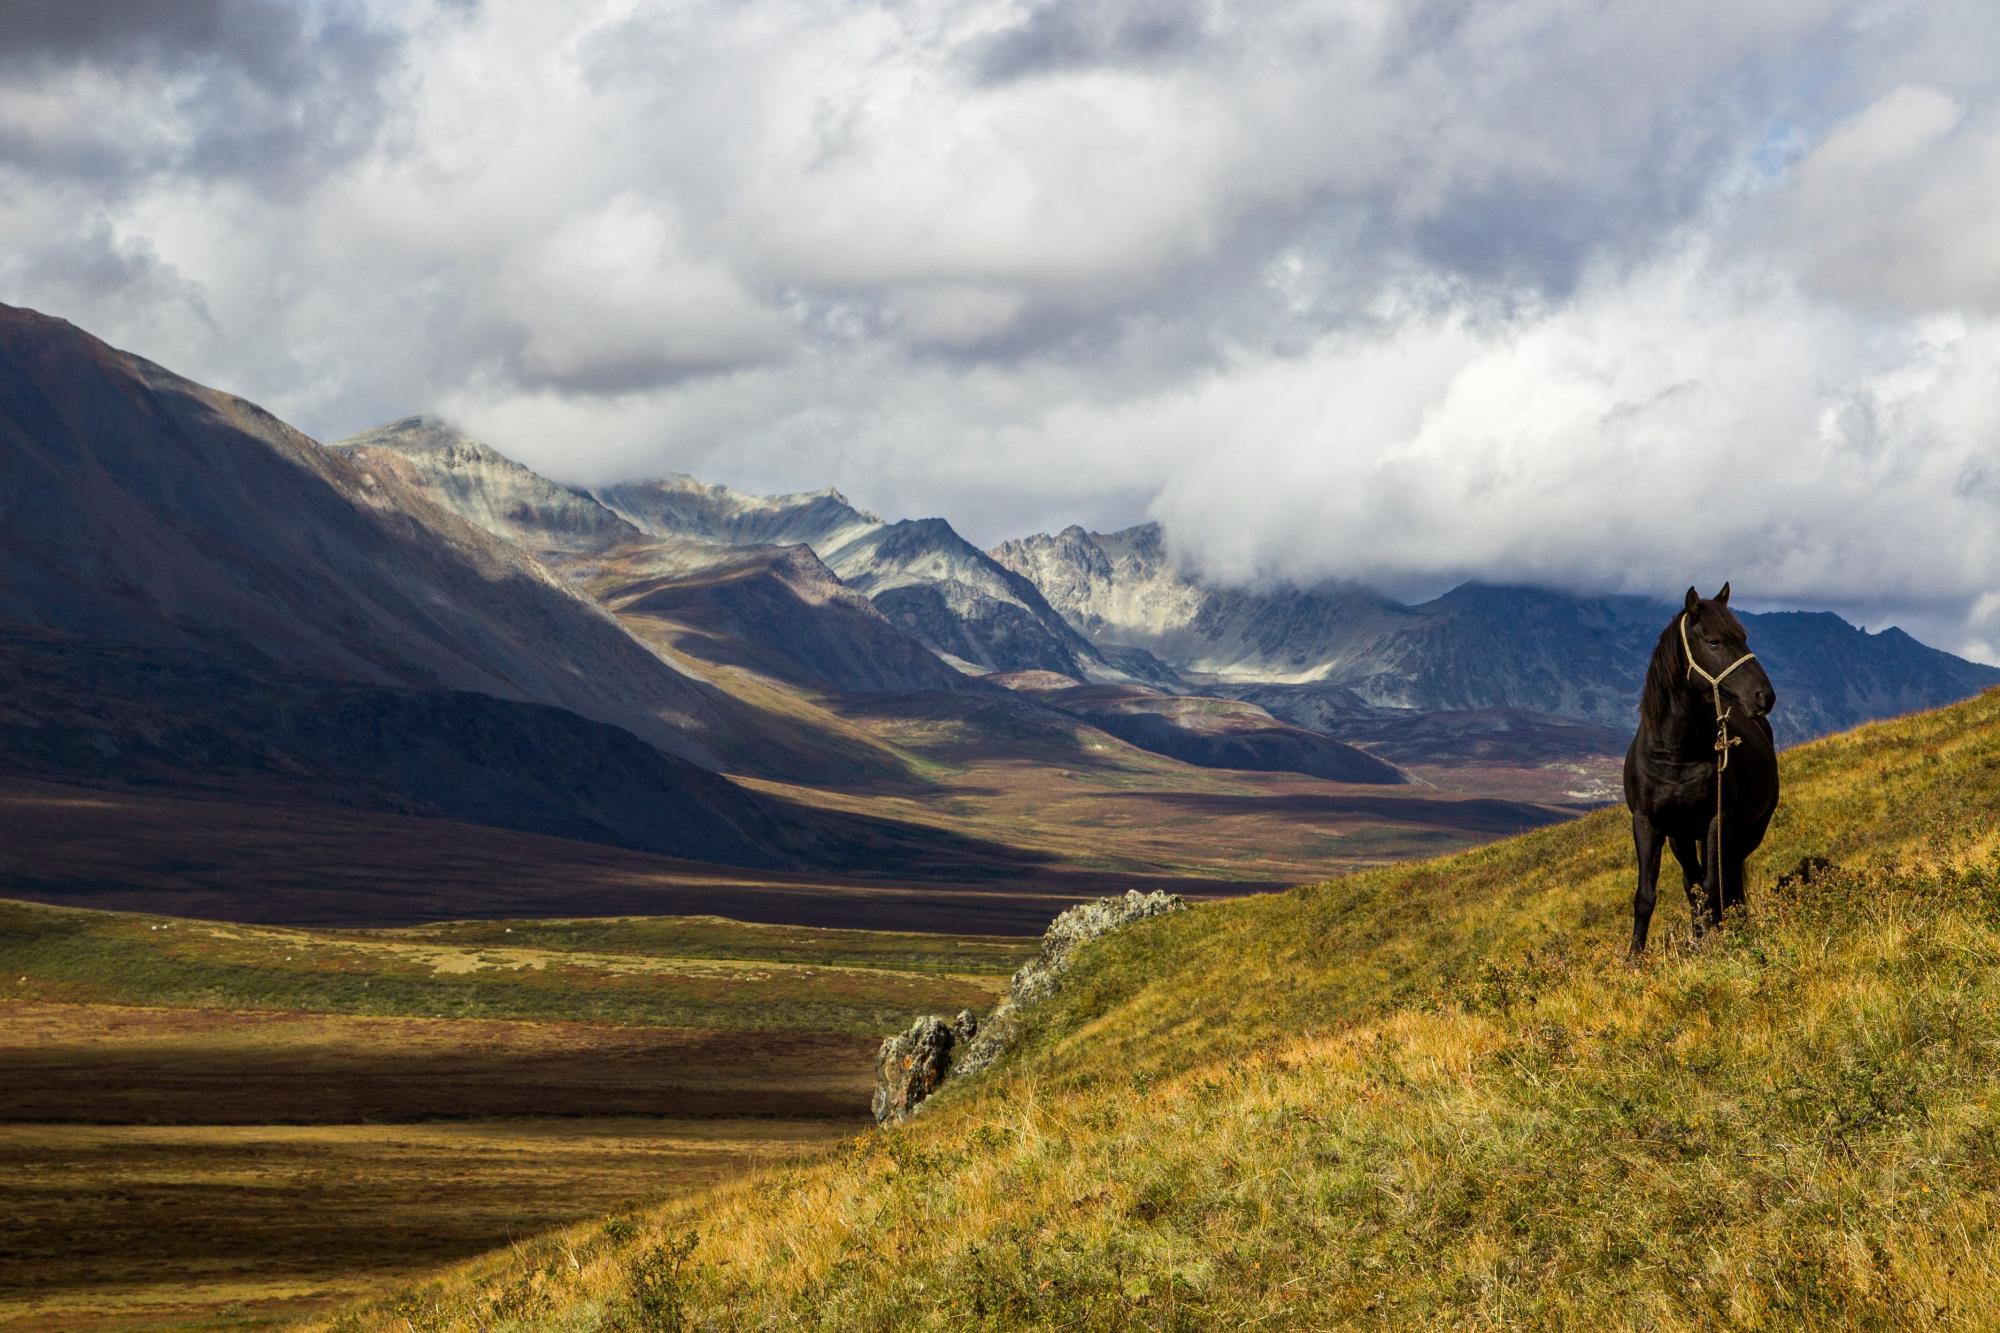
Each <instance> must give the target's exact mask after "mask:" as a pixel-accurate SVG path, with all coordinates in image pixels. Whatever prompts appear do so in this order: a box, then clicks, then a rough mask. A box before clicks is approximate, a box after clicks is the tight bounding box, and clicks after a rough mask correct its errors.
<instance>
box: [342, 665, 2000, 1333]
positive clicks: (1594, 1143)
mask: <svg viewBox="0 0 2000 1333" xmlns="http://www.w3.org/2000/svg"><path fill="white" fill-rule="evenodd" d="M1783 763H1784V774H1785V781H1786V784H1787V788H1786V799H1785V804H1784V806H1783V808H1782V809H1781V811H1780V814H1779V816H1778V819H1777V820H1776V822H1775V823H1774V825H1773V827H1772V830H1771V834H1770V837H1769V839H1768V841H1767V843H1766V846H1765V848H1764V850H1763V852H1762V853H1761V854H1760V855H1759V857H1758V858H1757V860H1756V861H1755V862H1754V863H1753V865H1754V879H1753V882H1752V885H1751V891H1750V903H1751V914H1750V916H1749V917H1748V918H1747V919H1745V920H1739V921H1736V922H1734V923H1732V925H1731V927H1730V928H1729V929H1727V930H1725V931H1723V932H1721V933H1719V934H1715V935H1711V936H1710V937H1708V938H1707V939H1706V940H1704V941H1701V942H1699V943H1696V942H1694V941H1692V940H1691V939H1690V938H1689V937H1688V933H1687V929H1686V926H1685V917H1684V915H1683V913H1684V909H1681V910H1680V911H1677V912H1673V913H1671V914H1670V913H1668V912H1663V913H1662V917H1663V918H1666V919H1665V920H1664V921H1663V920H1657V919H1656V922H1655V938H1656V949H1655V953H1654V954H1653V955H1652V956H1651V957H1649V958H1648V959H1647V960H1645V961H1644V962H1642V963H1640V964H1637V965H1633V964H1630V963H1628V962H1627V961H1626V960H1625V958H1624V955H1623V946H1624V942H1625V939H1626V937H1627V934H1628V931H1629V924H1630V917H1629V911H1630V906H1629V904H1630V895H1631V868H1630V867H1631V851H1630V844H1629V838H1628V834H1627V831H1626V827H1625V820H1624V817H1623V815H1622V812H1606V813H1603V814H1600V815H1596V816H1592V817H1589V818H1586V819H1583V820H1579V821H1577V822H1575V823H1572V824H1569V825H1564V826H1558V827H1555V828H1551V829H1548V830H1543V831H1541V832H1537V833H1534V834H1530V835H1526V836H1523V837H1519V838H1515V839H1512V840H1510V841H1508V842H1505V843H1500V844H1495V845H1493V846H1490V847H1487V848H1484V849H1481V850H1477V851H1473V852H1468V853H1465V854H1462V855H1459V856H1455V857H1452V858H1449V859H1444V860H1438V861H1431V862H1425V863H1421V864H1415V865H1406V866H1398V867H1392V868H1386V869H1382V870H1377V871H1371V872H1368V873H1364V874H1358V875H1354V876H1351V877H1349V878H1346V879H1341V880H1335V881H1331V882H1328V883H1325V884H1320V885H1315V886H1311V887H1308V888H1304V889H1300V890H1297V891H1294V892H1291V893H1287V894H1280V895H1272V896H1268V897H1262V898H1255V899H1247V900H1240V901H1236V902H1230V903H1219V904H1212V905H1207V906H1203V907H1199V908H1197V909H1195V910H1193V911H1190V912H1187V913H1184V914H1178V915H1174V916H1169V917H1166V918H1161V919H1158V920H1156V921H1153V922H1149V923H1146V924H1145V925H1142V926H1139V927H1135V928H1133V929H1131V930H1129V931H1127V932H1123V933H1121V934H1120V935H1118V936H1114V937H1112V938H1111V939H1110V940H1108V941H1106V942H1104V943H1102V944H1101V945H1099V946H1096V947H1094V948H1093V949H1091V950H1090V951H1088V952H1087V953H1086V954H1085V956H1084V957H1083V959H1082V960H1081V962H1080V964H1079V966H1078V968H1077V970H1076V971H1075V972H1074V973H1072V975H1071V978H1070V981H1069V983H1068V984H1067V986H1066V987H1065V989H1064V991H1063V992H1062V993H1061V994H1060V995H1059V996H1058V997H1057V998H1056V999H1055V1000H1053V1001H1051V1002H1050V1003H1049V1004H1047V1005H1045V1006H1043V1007H1042V1008H1041V1009H1040V1010H1038V1011H1037V1012H1036V1014H1035V1016H1034V1019H1033V1022H1032V1026H1031V1029H1030V1031H1029V1033H1028V1035H1027V1036H1026V1038H1025V1039H1024V1041H1023V1043H1022V1044H1021V1046H1020V1047H1018V1048H1017V1049H1016V1051H1015V1052H1014V1053H1013V1054H1012V1055H1011V1056H1010V1057H1008V1058H1007V1059H1006V1060H1005V1061H1004V1062H1003V1063H1002V1064H1001V1065H1000V1066H998V1067H996V1068H995V1069H993V1070H991V1071H989V1073H988V1074H986V1075H984V1076H982V1077H981V1078H980V1079H978V1080H975V1081H972V1082H970V1083H968V1084H965V1085H962V1086H957V1087H951V1086H948V1087H947V1090H946V1091H945V1092H944V1093H943V1094H941V1096H940V1097H939V1098H938V1100H937V1102H936V1103H935V1104H934V1106H933V1107H932V1108H931V1109H930V1110H928V1111H927V1112H926V1114H924V1115H923V1116H921V1117H919V1118H918V1119H917V1120H916V1121H914V1122H912V1123H911V1124H910V1125H909V1126H907V1127H905V1128H903V1129H901V1130H899V1131H896V1132H893V1133H882V1134H875V1135H871V1136H868V1137H866V1138H864V1139H862V1140H859V1141H857V1142H856V1143H855V1144H853V1145H852V1146H851V1147H849V1148H847V1149H845V1150H843V1151H841V1152H839V1153H834V1154H829V1155H826V1156H823V1157H821V1158H820V1159H819V1160H816V1161H813V1162H810V1163H807V1164H803V1165H795V1166H791V1167H787V1168H785V1169H783V1170H779V1171H774V1172H768V1173H763V1174H760V1175H757V1176H754V1177H752V1178H750V1179H747V1180H744V1181H741V1182H738V1183H736V1184H734V1185H730V1186H725V1187H721V1188H718V1189H716V1190H714V1191H711V1192H709V1193H706V1194H704V1195H702V1196H700V1197H697V1198H695V1199H691V1200H686V1201H682V1202H679V1203H675V1204H672V1205H669V1206H667V1207H665V1208H663V1209H660V1210H658V1211H656V1212H655V1213H653V1214H652V1215H650V1216H648V1217H647V1218H646V1219H644V1221H643V1224H642V1225H641V1226H640V1227H639V1229H638V1231H637V1233H636V1234H635V1235H634V1236H632V1237H631V1238H629V1240H628V1241H626V1242H621V1243H618V1244H602V1245H599V1246H597V1247H596V1248H594V1249H593V1250H592V1251H591V1252H590V1254H589V1255H587V1256H586V1257H585V1258H583V1259H582V1260H580V1261H579V1262H578V1264H577V1265H575V1266H574V1267H573V1268H571V1269H569V1270H567V1271H565V1272H564V1273H563V1274H561V1275H560V1276H559V1278H558V1279H556V1280H555V1281H554V1285H553V1286H552V1287H551V1288H550V1289H548V1290H547V1291H546V1292H545V1294H544V1297H543V1300H544V1304H543V1305H542V1307H541V1308H540V1309H539V1310H538V1312H537V1314H536V1316H535V1318H534V1319H533V1320H532V1321H528V1322H522V1321H516V1322H514V1323H513V1324H511V1325H510V1324H509V1323H507V1322H506V1321H505V1320H496V1319H494V1318H492V1317H491V1314H490V1304H482V1302H490V1298H491V1295H492V1293H493V1292H495V1291H496V1290H499V1289H502V1288H503V1287H504V1286H505V1284H506V1283H508V1282H510V1281H517V1280H518V1278H519V1267H518V1264H517V1263H516V1262H515V1261H513V1260H511V1259H509V1258H507V1257H506V1256H499V1257H495V1258H492V1259H488V1260H484V1261H479V1262H476V1263H474V1264H473V1265H471V1266H468V1267H466V1268H462V1269H459V1270H456V1271H453V1272H449V1273H445V1274H441V1275H439V1277H438V1278H437V1279H436V1280H435V1281H433V1282H431V1283H428V1284H425V1285H424V1286H423V1287H421V1288H417V1289H413V1290H412V1291H410V1292H408V1293H405V1294H404V1296H402V1297H401V1298H399V1299H400V1301H401V1302H402V1303H401V1304H400V1305H399V1306H397V1307H396V1311H397V1312H396V1313H395V1314H394V1315H393V1316H392V1315H391V1314H390V1313H389V1311H388V1309H387V1308H386V1307H373V1308H362V1309H356V1310H352V1311H349V1312H347V1313H346V1314H345V1315H343V1316H342V1318H341V1320H340V1321H339V1326H340V1327H343V1328H356V1329H359V1328H391V1327H393V1328H399V1329H401V1328H472V1327H482V1328H485V1327H495V1328H505V1327H529V1326H533V1327H537V1328H566V1329H575V1330H584V1329H601V1328H610V1327H615V1326H618V1325H619V1321H620V1319H621V1315H620V1312H621V1311H623V1310H627V1309H629V1308H630V1307H629V1302H630V1301H631V1299H632V1294H633V1292H634V1290H635V1285H634V1284H635V1265H642V1264H643V1262H644V1256H645V1255H647V1254H649V1253H651V1252H652V1250H651V1249H650V1248H649V1247H656V1246H658V1245H660V1244H662V1243H663V1242H665V1241H666V1240H667V1239H668V1238H670V1237H678V1236H681V1235H683V1234H684V1233H686V1232H687V1231H690V1230H692V1231H693V1232H695V1233H696V1234H697V1236H698V1241H697V1243H696V1245H695V1247H694V1249H693V1250H692V1252H691V1254H690V1255H689V1256H688V1257H687V1258H686V1260H685V1262H684V1263H683V1264H682V1265H681V1267H680V1268H678V1269H677V1270H676V1276H675V1279H674V1280H675V1281H676V1282H677V1283H678V1284H679V1286H678V1287H677V1289H676V1292H675V1299H676V1300H677V1301H679V1302H681V1303H682V1305H683V1306H684V1307H685V1309H686V1310H688V1311H689V1312H690V1313H691V1316H692V1319H693V1326H695V1327H709V1328H777V1327H786V1328H789V1327H826V1328H935V1329H946V1328H950V1329H958V1328H968V1327H971V1328H978V1327H990V1328H1011V1327H1044V1328H1063V1329H1092V1328H1104V1329H1112V1328H1208V1327H1218V1328H1222V1327H1228V1328H1234V1327H1291V1328H1324V1327H1378V1328H1408V1327H1432V1326H1451V1327H1471V1328H1515V1327H1524V1326H1527V1327H1566V1328H1647V1329H1653V1328H1761V1327H1771V1326H1783V1327H1804V1328H1847V1327H1878V1328H1940V1329H1942V1328H1973V1327H1991V1326H1994V1325H1995V1324H1996V1323H2000V1304H1996V1302H1995V1298H1994V1297H1993V1296H1992V1295H1991V1293H1992V1292H1993V1291H1995V1290H2000V827H1996V825H2000V820H1996V816H1995V812H1996V811H2000V692H1989V693H1988V694H1987V695H1985V696H1982V697H1981V698H1979V699H1976V700H1972V701H1969V702H1967V703H1966V704H1963V705H1960V706H1958V707H1955V708H1951V709H1946V710H1942V711H1940V712H1937V713H1932V714H1925V715H1920V716H1917V717H1913V718H1909V719H1903V720H1900V721H1897V722H1892V723H1885V724H1881V725H1877V726H1873V727H1868V728H1864V729H1862V730H1861V731H1859V732H1856V733H1853V734H1850V735H1847V736H1842V737H1835V738H1831V739H1829V740H1826V741H1823V742H1819V743H1816V744H1814V745H1811V746H1807V747H1804V748H1802V749H1799V750H1796V751H1793V752H1790V753H1788V754H1787V755H1786V756H1785V757H1784V761H1783ZM1808 856H1817V857H1825V858H1828V859H1829V860H1830V861H1831V862H1833V863H1834V866H1835V867H1836V869H1835V870H1834V872H1833V873H1832V874H1831V875H1825V876H1821V877H1819V878H1816V879H1815V880H1813V882H1811V883H1810V884H1797V883H1793V884H1788V885H1785V886H1782V887H1780V886H1778V885H1776V884H1775V883H1774V881H1775V879H1776V876H1777V875H1778V874H1779V873H1781V872H1783V871H1786V870H1788V869H1790V868H1792V867H1793V866H1795V865H1797V864H1798V863H1800V862H1801V860H1802V859H1803V858H1806V857H1808ZM1663 925H1664V926H1666V927H1667V928H1666V929H1664V930H1663V929H1662V926H1663ZM642 1285H643V1284H642ZM482 1311H486V1312H487V1313H482Z"/></svg>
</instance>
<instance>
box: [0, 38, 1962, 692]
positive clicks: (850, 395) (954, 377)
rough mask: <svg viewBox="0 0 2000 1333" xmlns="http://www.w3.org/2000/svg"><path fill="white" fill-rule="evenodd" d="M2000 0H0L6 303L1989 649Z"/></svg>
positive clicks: (370, 388)
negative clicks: (1716, 593) (1305, 0)
mask: <svg viewBox="0 0 2000 1333" xmlns="http://www.w3.org/2000/svg"><path fill="white" fill-rule="evenodd" d="M1996 50H2000V6H1994V5H1992V4H1991V3H1990V2H1989V0H1966V2H1965V3H1952V2H1951V0H1924V2H1922V3H1916V2H1914V0H1913V2H1910V3H1896V2H1893V0H1873V2H1870V3H1844V2H1843V3H1837V2H1834V0H1824V2H1822V0H1789V2H1775V0H1774V2H1772V3H1751V4H1746V3H1743V0H1726V3H1725V2H1723V0H1677V2H1676V3H1673V4H1661V3H1659V2H1658V0H1486V2H1485V3H1470V2H1468V0H1442V2H1439V3H1419V2H1418V0H1328V2H1327V3H1320V4H1296V5H1293V4H1284V3H1278V2H1276V0H1256V2H1255V3H1250V2H1247V0H1245V2H1243V3H1236V2H1233V0H1209V2H1207V3H1203V2H1201V0H1143V2H1141V0H1102V2H1100V3H1077V4H1052V3H1036V2H1033V0H1014V2H1006V3H1001V2H995V3H989V2H986V0H968V2H966V3H953V2H951V0H911V2H909V3H899V2H898V0H885V2H884V3H876V4H864V3H855V2H852V0H849V2H846V3H837V2H835V0H827V2H825V3H801V2H798V0H769V2H760V0H747V2H746V0H718V2H717V3H710V4H703V3H685V4H666V3H660V4H655V3H637V2H633V0H625V2H622V3H597V4H586V3H576V4H563V5H551V4H548V3H546V2H545V0H458V2H454V3H446V2H444V0H438V2H436V3H430V4H428V5H427V4H425V3H418V2H417V0H393V3H392V2H390V0H383V2H382V3H379V4H369V3H363V2H362V0H355V2H354V3H343V2H338V0H327V2H325V3H316V4H314V3H292V2H289V0H286V2H271V3H267V2H265V0H120V2H117V3H112V2H109V0H6V3H5V4H0V300H4V301H7V302H10V303H16V304H25V305H30V306H34V307H36V308H39V309H42V310H46V311H48V312H50V313H54V314H60V315H63V316H65V317H67V318H69V319H71V320H73V321H75V322H76V323H79V324H81V325H83V326H84V327H85V328H88V329H90V330H91V331H93V332H95V333H98V334H99V335H101V336H103V337H106V338H108V339H110V340H111V341H113V342H115V343H118V344H119V345H121V346H126V347H130V348H132V349H134V350H137V351H140V352H143V353H145V354H146V355H148V356H151V357H152V358H153V359H155V360H158V361H161V362H163V363H164V364H166V365H168V366H170V367H172V368H174V369H177V370H179V371H181V372H183V373H186V374H189V375H192V376H194V377H196V378H199V379H201V380H204V381H206V382H209V383H212V384H216V385H219V386H221V387H224V388H228V389H231V390H234V391H236V392H239V393H242V394H244V395H246V396H248V397H251V398H254V399H256V400H258V401H259V402H262V403H263V404H265V405H266V406H268V407H270V408H271V409H272V410H274V411H276V412H278V413H279V414H280V415H282V416H284V417H286V418H288V419H289V420H291V421H293V422H295V423H296V424H298V425H300V426H301V427H302V428H304V429H306V430H308V431H310V432H312V433H314V434H315V435H318V436H320V437H322V438H328V439H331V438H338V437H340V436H342V435H346V434H348V433H351V432H353V431H357V430H359V429H362V428H364V427H366V426H369V425H373V424H375V423H377V422H380V421H382V420H385V419H389V418H392V417H396V416H402V415H406V414H408V413H412V412H436V413H440V414H442V415H445V416H447V417H450V418H452V419H454V420H456V421H457V422H459V423H460V424H462V425H463V426H465V427H466V428H468V429H469V430H471V431H472V432H473V433H475V434H477V435H479V436H480V437H481V438H484V439H486V440H488V441H489V442H491V443H493V444H494V445H496V446H497V447H499V448H501V449H503V450H504V451H506V452H508V453H510V454H512V455H514V456H516V457H518V458H520V459H521V460H523V461H525V462H528V463H530V464H531V465H534V466H536V467H539V468H541V469H543V470H544V471H547V472H549V473H551V474H554V475H557V476H559V477H562V478H563V479H565V480H575V481H586V482H589V481H600V480H610V479H615V478H620V477H625V476H631V475H637V474H644V473H656V472H660V471H667V470H681V471H688V472H692V473H695V474H697V475H699V476H702V477H705V478H708V479H712V480H719V481H727V482H729V483H731V484H735V485H739V486H745V487H750V488H755V489H801V488H814V487H818V486H822V485H827V484H836V485H838V486H840V487H841V488H842V489H843V490H844V491H845V492H846V493H847V494H848V495H849V496H850V497H852V498H853V499H855V500H856V501H857V502H858V503H862V504H865V505H867V506H869V507H871V508H873V509H876V510H877V511H878V512H883V513H885V514H888V515H891V516H905V515H925V514H933V513H941V514H945V515H947V516H948V517H950V518H951V519H953V521H954V522H955V523H956V524H957V525H958V526H959V527H960V529H961V530H962V531H964V532H965V533H966V534H967V535H968V536H970V537H972V538H973V539H974V540H975V541H979V542H982V543H987V542H992V541H996V540H998V539H1000V538H1003V537H1006V536H1011V535H1017V534H1019V533H1021V532H1025V531H1031V530H1036V529H1043V528H1051V527H1055V526H1060V525H1062V524H1064V523H1067V522H1071V521H1080V522H1083V523H1085V524H1086V525H1092V526H1100V527H1102V526H1111V525H1122V524H1125V523H1129V522H1134V521H1138V520H1140V519H1142V518H1146V517H1149V516H1150V517H1156V518H1159V519H1161V520H1163V521H1164V522H1165V523H1166V524H1167V525H1168V527H1169V530H1170V532H1171V533H1173V534H1174V537H1175V540H1176V542H1177V545H1178V546H1179V548H1180V549H1181V551H1182V552H1183V553H1184V555H1185V556H1186V558H1187V559H1189V560H1190V561H1191V562H1193V563H1194V564H1196V565H1197V566H1199V567H1200V568H1201V569H1203V570H1205V571H1207V572H1208V573H1209V574H1210V576H1211V577H1216V578H1221V579H1233V580H1252V579H1270V578H1298V579H1305V578H1314V577H1319V576H1324V575H1329V574H1333V575H1354V576H1360V577H1365V578H1370V579H1375V580H1378V581H1381V582H1383V583H1384V584H1386V585H1387V586H1390V587H1392V588H1395V589H1397V590H1400V591H1404V592H1406V593H1421V592H1424V591H1435V590H1436V589H1438V588H1441V587H1443V586H1446V585H1448V584H1450V583H1451V582H1454V581H1456V580H1458V579H1460V578H1463V577H1467V576H1479V577H1484V578H1488V579H1516V580H1533V581H1540V582H1550V583H1559V584H1563V585H1566V586H1573V587H1583V588H1596V589H1618V590H1628V591H1642V592H1650V593H1655V594H1663V595H1666V594H1672V593H1673V592H1674V591H1675V590H1676V589H1678V588H1680V587H1683V586H1685V585H1686V584H1687V583H1688V582H1690V581H1700V582H1702V583H1703V584H1705V585H1706V584H1712V583H1718V582H1720V581H1721V579H1722V578H1724V577H1728V578H1731V579H1733V580H1734V581H1735V586H1736V588H1737V589H1738V590H1739V592H1740V593H1741V594H1742V596H1743V597H1744V598H1745V599H1754V601H1755V602H1758V603H1763V604H1772V605H1811V606H1830V607H1833V608H1836V609H1839V610H1842V611H1844V612H1846V613H1847V614H1848V615H1849V616H1850V617H1851V618H1853V619H1856V620H1859V621H1862V622H1864V623H1867V624H1869V625H1870V626H1871V627H1875V628H1879V627H1880V626H1882V625H1883V624H1887V623H1891V622H1898V623H1901V624H1903V625H1904V626H1906V627H1907V628H1910V629H1911V630H1912V631H1914V632H1916V633H1918V634H1919V635H1920V637H1924V638H1926V639H1928V640H1930V641H1932V642H1935V643H1938V644H1939V645H1941V646H1944V647H1948V648H1951V649H1954V650H1956V651H1960V652H1965V653H1968V654H1972V655H1975V656H1979V657H1982V658H1984V659H1986V660H1989V661H1991V660H2000V244H1996V243H1995V240H1994V238H1995V236H1996V235H2000V65H1996V62H1995V61H1994V60H1993V59H1992V55H1993V52H1995V51H1996Z"/></svg>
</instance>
